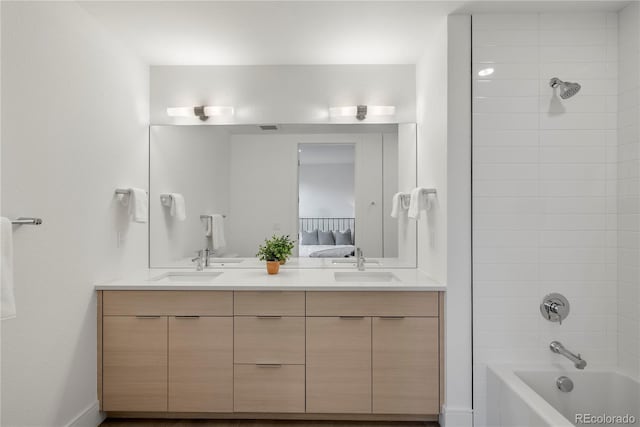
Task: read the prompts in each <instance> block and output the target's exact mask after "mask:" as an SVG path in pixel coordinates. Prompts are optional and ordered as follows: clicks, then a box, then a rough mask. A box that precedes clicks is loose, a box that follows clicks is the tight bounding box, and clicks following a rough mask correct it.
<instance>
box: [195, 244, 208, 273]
mask: <svg viewBox="0 0 640 427" xmlns="http://www.w3.org/2000/svg"><path fill="white" fill-rule="evenodd" d="M196 253H197V254H198V256H197V257H195V258H193V259H192V260H191V262H195V263H196V271H202V270H204V265H205V263H207V264H208V263H209V259H208V258H209V256H208V255H207V256H206V261H205V251H204V250H202V249H201V250H199V251H198V252H196Z"/></svg>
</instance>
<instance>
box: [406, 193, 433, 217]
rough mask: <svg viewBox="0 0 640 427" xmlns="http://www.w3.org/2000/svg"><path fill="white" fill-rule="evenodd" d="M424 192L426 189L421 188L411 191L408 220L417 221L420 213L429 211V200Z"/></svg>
mask: <svg viewBox="0 0 640 427" xmlns="http://www.w3.org/2000/svg"><path fill="white" fill-rule="evenodd" d="M425 191H426V189H425V188H422V187H417V188H414V189H413V190H411V200H410V201H409V211H408V213H407V215H408V216H409V218H411V219H415V220H418V219H420V214H421V213H422V211H425V212H426V211H428V210H429V209H431V200H429V198H428V197H429V196H428V195H427V193H425Z"/></svg>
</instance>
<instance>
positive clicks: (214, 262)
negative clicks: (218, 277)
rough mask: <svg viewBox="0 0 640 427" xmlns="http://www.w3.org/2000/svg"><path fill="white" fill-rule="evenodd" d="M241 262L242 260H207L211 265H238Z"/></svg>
mask: <svg viewBox="0 0 640 427" xmlns="http://www.w3.org/2000/svg"><path fill="white" fill-rule="evenodd" d="M242 261H244V259H242V258H209V262H210V263H211V264H240V263H241V262H242Z"/></svg>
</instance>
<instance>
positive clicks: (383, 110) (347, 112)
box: [329, 105, 396, 120]
mask: <svg viewBox="0 0 640 427" xmlns="http://www.w3.org/2000/svg"><path fill="white" fill-rule="evenodd" d="M394 114H396V107H395V106H393V105H353V106H349V107H331V108H329V116H330V117H353V116H356V119H358V120H364V119H365V118H366V117H367V115H369V116H393V115H394Z"/></svg>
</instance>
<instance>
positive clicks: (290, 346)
mask: <svg viewBox="0 0 640 427" xmlns="http://www.w3.org/2000/svg"><path fill="white" fill-rule="evenodd" d="M304 322H305V319H304V317H259V316H252V317H236V318H235V319H234V348H235V351H234V359H235V360H234V361H235V363H280V364H292V365H296V364H299V365H303V364H304V338H305V332H304Z"/></svg>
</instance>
